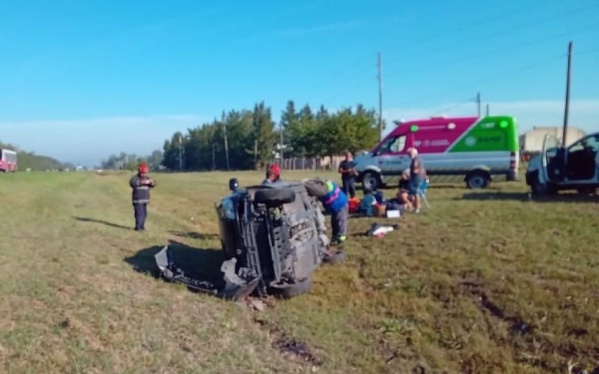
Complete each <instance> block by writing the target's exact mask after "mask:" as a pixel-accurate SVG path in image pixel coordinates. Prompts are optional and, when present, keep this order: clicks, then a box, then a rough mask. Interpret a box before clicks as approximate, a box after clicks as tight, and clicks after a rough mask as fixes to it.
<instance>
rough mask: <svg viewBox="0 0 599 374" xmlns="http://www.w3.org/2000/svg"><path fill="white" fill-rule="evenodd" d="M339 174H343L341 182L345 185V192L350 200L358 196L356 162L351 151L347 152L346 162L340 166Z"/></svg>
mask: <svg viewBox="0 0 599 374" xmlns="http://www.w3.org/2000/svg"><path fill="white" fill-rule="evenodd" d="M338 171H339V173H341V182H342V184H343V192H345V194H346V195H347V196H349V197H350V198H352V199H353V198H354V197H355V196H356V175H358V173H357V172H356V169H355V164H354V160H353V157H352V154H351V152H350V151H346V152H345V160H343V161H341V163H340V164H339V170H338Z"/></svg>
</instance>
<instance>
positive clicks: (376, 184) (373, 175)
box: [362, 171, 382, 191]
mask: <svg viewBox="0 0 599 374" xmlns="http://www.w3.org/2000/svg"><path fill="white" fill-rule="evenodd" d="M381 184H382V183H381V177H380V175H379V174H378V173H377V172H374V171H367V172H366V173H364V176H363V177H362V187H364V188H365V189H366V188H367V189H370V190H371V191H376V190H378V189H379V188H380V187H381Z"/></svg>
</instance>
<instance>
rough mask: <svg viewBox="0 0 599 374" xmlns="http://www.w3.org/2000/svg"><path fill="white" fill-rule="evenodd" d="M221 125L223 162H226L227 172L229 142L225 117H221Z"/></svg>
mask: <svg viewBox="0 0 599 374" xmlns="http://www.w3.org/2000/svg"><path fill="white" fill-rule="evenodd" d="M222 123H223V137H224V138H225V160H226V162H227V170H229V141H228V139H227V124H226V123H225V116H224V114H223V117H222Z"/></svg>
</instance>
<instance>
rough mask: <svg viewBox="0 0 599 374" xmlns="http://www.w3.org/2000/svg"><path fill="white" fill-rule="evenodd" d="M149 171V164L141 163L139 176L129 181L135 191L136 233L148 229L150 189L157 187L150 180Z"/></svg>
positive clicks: (133, 192) (133, 193) (132, 197)
mask: <svg viewBox="0 0 599 374" xmlns="http://www.w3.org/2000/svg"><path fill="white" fill-rule="evenodd" d="M148 171H149V167H148V164H146V163H141V164H140V165H139V169H138V172H137V174H136V175H134V176H133V177H131V180H129V185H130V186H131V188H132V189H133V191H132V193H131V199H132V202H133V212H134V215H135V231H144V230H145V229H146V227H145V224H146V218H147V217H148V204H149V203H150V189H151V188H154V187H156V182H155V181H154V180H153V179H151V178H150V176H149V175H148Z"/></svg>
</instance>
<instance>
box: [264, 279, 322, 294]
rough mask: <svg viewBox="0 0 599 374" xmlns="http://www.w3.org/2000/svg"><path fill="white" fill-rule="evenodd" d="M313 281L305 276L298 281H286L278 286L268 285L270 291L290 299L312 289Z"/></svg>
mask: <svg viewBox="0 0 599 374" xmlns="http://www.w3.org/2000/svg"><path fill="white" fill-rule="evenodd" d="M312 287H313V283H312V279H311V278H307V279H305V280H303V281H301V282H298V283H286V284H284V285H280V286H272V287H270V293H271V294H272V295H273V296H275V297H278V298H281V299H291V298H292V297H296V296H300V295H304V294H307V293H309V292H310V291H312Z"/></svg>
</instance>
